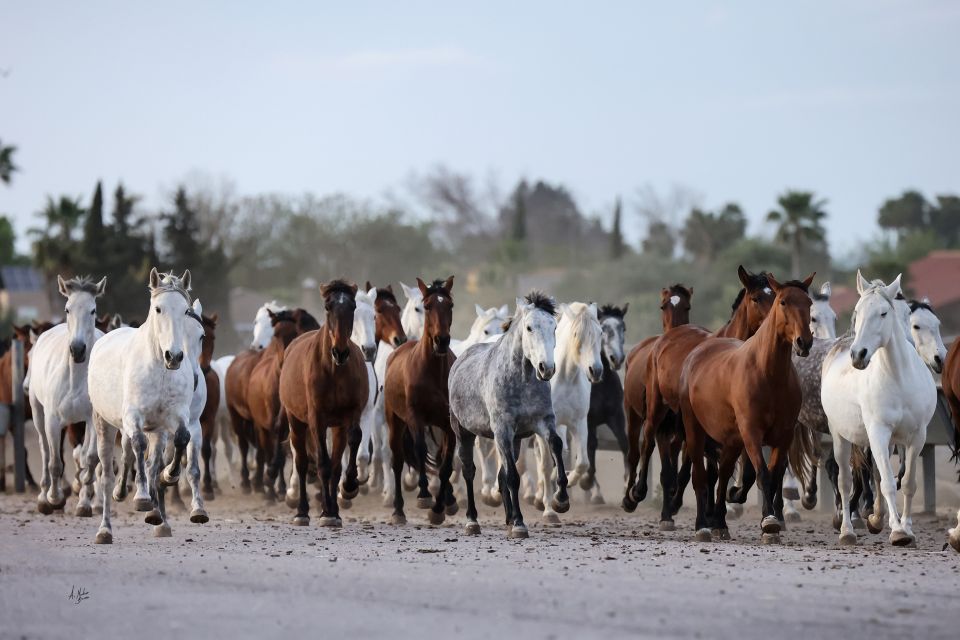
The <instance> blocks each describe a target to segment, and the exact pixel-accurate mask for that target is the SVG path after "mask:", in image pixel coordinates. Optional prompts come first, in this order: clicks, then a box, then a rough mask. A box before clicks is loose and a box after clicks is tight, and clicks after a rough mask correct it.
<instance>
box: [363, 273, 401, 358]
mask: <svg viewBox="0 0 960 640" xmlns="http://www.w3.org/2000/svg"><path fill="white" fill-rule="evenodd" d="M372 288H373V285H372V284H370V281H369V280H368V281H367V287H366V290H367V291H369V290H370V289H372ZM373 309H374V311H375V312H376V315H375V320H374V322H375V326H374V331H375V332H376V335H375V338H376V341H377V344H380V343H381V342H383V343H384V344H389V345H391V346H394V347H399V346H400V345H402V344H403V343H404V342H406V341H407V334H406V332H405V331H404V330H403V324H402V323H401V322H400V314H401V311H402V310H403V308H402V307H401V306H400V304H399V303H398V302H397V297H396V295H394V293H393V285H389V284H388V285H387V286H385V287H377V299H376V301H375V302H374V303H373Z"/></svg>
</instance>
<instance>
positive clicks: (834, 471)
mask: <svg viewBox="0 0 960 640" xmlns="http://www.w3.org/2000/svg"><path fill="white" fill-rule="evenodd" d="M852 449H853V447H852V446H851V451H852ZM835 450H836V447H833V448H831V449H830V455H829V456H828V457H827V459H826V461H825V462H824V468H825V469H826V470H827V477H828V478H829V479H830V484H832V485H833V499H834V514H833V528H834V530H836V531H840V525H841V523H842V522H843V512H842V511H841V508H842V507H841V502H842V496H841V492H840V477H839V474H840V465H839V464H838V463H837V456H836V451H835ZM848 455H849V454H848ZM846 463H847V464H850V460H849V459H848V460H847V461H846ZM850 486H851V488H852V487H853V481H852V480H851V485H850Z"/></svg>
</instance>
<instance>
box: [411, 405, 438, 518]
mask: <svg viewBox="0 0 960 640" xmlns="http://www.w3.org/2000/svg"><path fill="white" fill-rule="evenodd" d="M429 428H430V427H429V426H427V425H425V424H420V425H414V428H413V434H414V446H413V448H414V452H415V453H416V456H417V461H416V462H417V468H416V472H417V486H418V487H419V490H418V491H417V508H418V509H429V508H430V507H431V506H432V503H433V499H432V497H431V496H430V478H428V477H427V429H429Z"/></svg>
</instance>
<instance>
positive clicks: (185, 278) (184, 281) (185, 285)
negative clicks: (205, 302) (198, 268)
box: [180, 269, 190, 291]
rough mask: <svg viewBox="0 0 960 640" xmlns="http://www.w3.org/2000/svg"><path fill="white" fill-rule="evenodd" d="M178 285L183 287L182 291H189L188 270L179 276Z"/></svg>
mask: <svg viewBox="0 0 960 640" xmlns="http://www.w3.org/2000/svg"><path fill="white" fill-rule="evenodd" d="M180 284H181V285H183V289H184V291H190V269H187V270H185V271H184V272H183V275H182V276H180Z"/></svg>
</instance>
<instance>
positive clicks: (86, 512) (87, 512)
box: [73, 504, 93, 518]
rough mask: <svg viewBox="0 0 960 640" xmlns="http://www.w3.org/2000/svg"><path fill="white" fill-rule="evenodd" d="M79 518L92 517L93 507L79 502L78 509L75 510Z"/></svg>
mask: <svg viewBox="0 0 960 640" xmlns="http://www.w3.org/2000/svg"><path fill="white" fill-rule="evenodd" d="M73 513H74V515H75V516H77V517H78V518H92V517H93V507H91V506H90V505H88V504H78V505H77V509H76V511H74V512H73Z"/></svg>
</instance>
